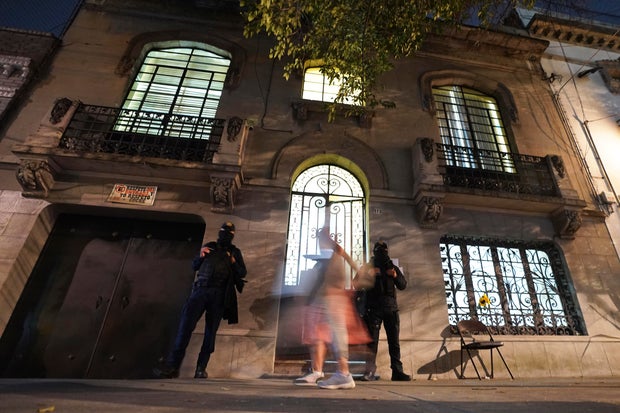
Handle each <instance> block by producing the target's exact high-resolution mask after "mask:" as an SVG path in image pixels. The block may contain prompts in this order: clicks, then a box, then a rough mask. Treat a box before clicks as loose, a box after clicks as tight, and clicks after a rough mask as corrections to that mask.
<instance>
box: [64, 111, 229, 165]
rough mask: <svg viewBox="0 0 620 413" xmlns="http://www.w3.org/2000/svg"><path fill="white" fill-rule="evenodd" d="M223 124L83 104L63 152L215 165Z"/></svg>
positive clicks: (68, 130)
mask: <svg viewBox="0 0 620 413" xmlns="http://www.w3.org/2000/svg"><path fill="white" fill-rule="evenodd" d="M224 124H225V120H224V119H215V118H203V117H197V116H184V115H172V114H163V113H155V112H146V111H137V110H127V109H119V108H111V107H105V106H93V105H84V104H79V105H78V107H77V108H76V111H75V113H74V114H73V117H72V118H71V121H70V122H69V124H68V126H67V128H66V129H65V132H64V134H63V135H62V137H61V139H60V143H59V145H58V146H59V147H60V148H63V149H67V150H69V151H73V152H89V153H109V154H119V155H129V156H144V157H152V158H164V159H175V160H182V161H192V162H202V163H211V162H212V160H213V155H214V154H215V153H216V152H217V150H218V148H219V144H220V139H221V137H222V134H223V131H224Z"/></svg>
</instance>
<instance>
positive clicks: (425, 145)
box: [420, 138, 434, 162]
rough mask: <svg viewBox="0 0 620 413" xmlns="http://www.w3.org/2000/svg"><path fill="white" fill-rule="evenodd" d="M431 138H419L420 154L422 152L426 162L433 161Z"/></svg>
mask: <svg viewBox="0 0 620 413" xmlns="http://www.w3.org/2000/svg"><path fill="white" fill-rule="evenodd" d="M433 143H434V142H433V140H432V139H431V138H422V140H420V146H421V148H422V154H424V160H425V161H426V162H432V161H433V152H434V149H433Z"/></svg>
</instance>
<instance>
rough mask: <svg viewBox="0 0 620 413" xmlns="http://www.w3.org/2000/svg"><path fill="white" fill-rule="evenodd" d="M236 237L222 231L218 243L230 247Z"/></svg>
mask: <svg viewBox="0 0 620 413" xmlns="http://www.w3.org/2000/svg"><path fill="white" fill-rule="evenodd" d="M234 237H235V235H234V234H231V233H230V232H228V231H220V233H219V237H218V239H217V243H218V244H220V245H230V244H231V242H232V240H233V238H234Z"/></svg>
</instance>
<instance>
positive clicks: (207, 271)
mask: <svg viewBox="0 0 620 413" xmlns="http://www.w3.org/2000/svg"><path fill="white" fill-rule="evenodd" d="M204 247H208V248H209V249H211V250H213V251H218V252H222V251H221V249H222V248H224V247H221V246H219V245H218V244H217V242H215V241H211V242H208V243H206V244H205V245H203V248H204ZM225 250H226V252H227V253H229V254H230V256H231V257H234V258H235V262H234V263H231V262H230V260H229V259H226V261H225V263H224V264H225V265H224V268H225V270H223V269H222V263H221V262H217V261H216V260H215V259H211V257H210V254H214V255H213V257H214V258H215V257H216V256H217V254H216V253H210V254H206V255H205V256H204V257H201V256H197V257H195V258H194V260H193V262H192V268H193V270H194V271H198V278H197V279H198V281H202V282H205V283H206V285H208V284H209V278H219V277H221V279H222V280H223V285H222V288H224V316H223V317H222V318H223V319H224V320H228V324H237V323H238V322H239V310H238V308H237V293H236V291H238V292H240V293H241V292H243V286H244V285H245V276H246V275H247V269H246V267H245V262H244V261H243V255H242V254H241V250H240V249H239V248H237V247H236V246H235V245H232V244H231V245H229V246H228V247H225ZM235 290H236V291H235Z"/></svg>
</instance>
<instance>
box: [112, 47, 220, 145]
mask: <svg viewBox="0 0 620 413" xmlns="http://www.w3.org/2000/svg"><path fill="white" fill-rule="evenodd" d="M229 65H230V59H229V58H227V57H224V56H220V55H218V54H215V53H213V52H210V51H208V50H203V49H198V48H190V47H175V48H167V49H156V50H151V51H150V52H149V53H148V54H147V55H146V57H145V58H144V61H143V62H142V65H141V66H140V70H139V71H138V74H137V75H136V77H135V79H134V81H133V83H132V85H131V88H130V90H129V92H128V94H127V98H126V99H125V101H124V103H123V106H122V111H121V114H120V116H119V117H118V120H117V122H116V125H115V130H118V131H123V132H134V133H143V134H149V135H166V136H172V137H180V138H195V139H209V136H210V131H211V128H210V122H206V121H204V119H205V118H213V117H215V114H216V111H217V107H218V105H219V102H220V97H221V96H222V90H223V88H224V82H225V80H226V74H227V72H228V67H229ZM205 125H206V126H205Z"/></svg>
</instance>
